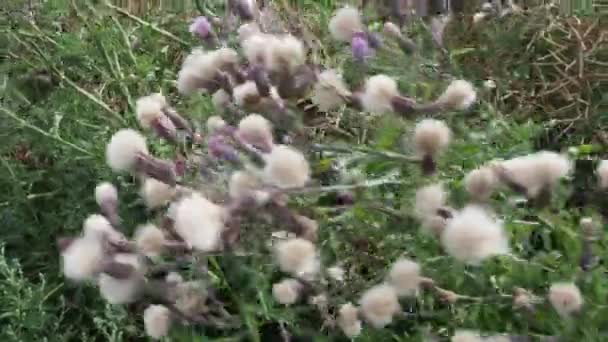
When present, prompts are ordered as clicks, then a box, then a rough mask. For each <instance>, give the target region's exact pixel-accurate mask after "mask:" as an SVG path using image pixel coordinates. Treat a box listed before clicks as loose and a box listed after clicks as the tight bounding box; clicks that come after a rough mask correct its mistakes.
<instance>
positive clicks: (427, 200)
mask: <svg viewBox="0 0 608 342" xmlns="http://www.w3.org/2000/svg"><path fill="white" fill-rule="evenodd" d="M447 196H448V195H447V193H446V192H445V190H444V188H443V185H442V184H441V183H437V184H432V185H427V186H425V187H422V188H420V189H418V191H416V203H415V205H414V212H415V213H416V216H417V217H418V218H419V219H420V220H424V219H426V218H429V217H434V216H436V215H437V210H438V209H439V208H441V207H443V206H445V202H446V199H447Z"/></svg>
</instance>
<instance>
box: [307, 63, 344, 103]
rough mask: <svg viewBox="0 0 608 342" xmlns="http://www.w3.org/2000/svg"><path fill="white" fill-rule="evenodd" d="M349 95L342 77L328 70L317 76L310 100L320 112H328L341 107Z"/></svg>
mask: <svg viewBox="0 0 608 342" xmlns="http://www.w3.org/2000/svg"><path fill="white" fill-rule="evenodd" d="M350 95H351V92H350V91H349V90H348V87H347V86H346V84H345V83H344V81H343V80H342V75H340V74H338V73H337V72H336V71H335V70H331V69H329V70H325V71H323V72H322V73H320V74H319V76H318V80H317V83H315V86H314V89H313V94H312V98H311V100H312V102H313V103H314V104H316V105H317V106H318V107H319V109H320V110H322V111H330V110H333V109H337V108H339V107H340V106H342V105H343V104H344V103H345V101H344V98H346V97H348V96H350Z"/></svg>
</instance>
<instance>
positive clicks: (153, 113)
mask: <svg viewBox="0 0 608 342" xmlns="http://www.w3.org/2000/svg"><path fill="white" fill-rule="evenodd" d="M165 105H166V101H165V100H164V97H163V96H162V95H161V94H152V95H149V96H143V97H140V98H139V99H137V101H136V102H135V115H136V116H137V120H138V121H139V125H140V126H141V127H142V128H144V129H150V127H151V126H152V122H153V121H154V120H157V119H158V118H159V117H162V116H163V115H164V114H163V107H164V106H165Z"/></svg>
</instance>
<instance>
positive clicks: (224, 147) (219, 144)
mask: <svg viewBox="0 0 608 342" xmlns="http://www.w3.org/2000/svg"><path fill="white" fill-rule="evenodd" d="M207 149H208V151H209V154H210V155H211V156H213V157H215V158H218V159H223V160H228V161H238V160H239V154H238V152H237V150H236V149H235V148H234V147H233V146H231V145H230V144H228V143H226V141H225V139H224V137H223V136H221V135H213V136H211V137H210V138H209V140H208V142H207Z"/></svg>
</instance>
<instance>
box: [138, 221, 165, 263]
mask: <svg viewBox="0 0 608 342" xmlns="http://www.w3.org/2000/svg"><path fill="white" fill-rule="evenodd" d="M134 239H135V244H136V246H137V249H138V250H139V251H141V253H143V254H144V255H146V256H148V257H154V256H158V255H160V254H161V253H162V252H163V249H164V247H165V234H164V233H163V232H162V230H160V229H158V227H156V226H155V225H153V224H146V225H143V226H140V227H138V228H137V230H136V231H135V237H134Z"/></svg>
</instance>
